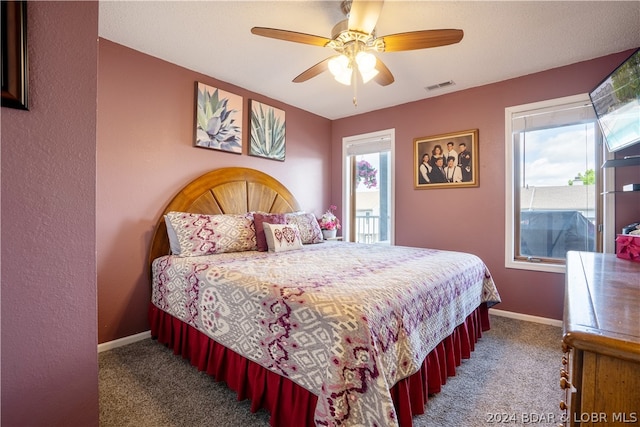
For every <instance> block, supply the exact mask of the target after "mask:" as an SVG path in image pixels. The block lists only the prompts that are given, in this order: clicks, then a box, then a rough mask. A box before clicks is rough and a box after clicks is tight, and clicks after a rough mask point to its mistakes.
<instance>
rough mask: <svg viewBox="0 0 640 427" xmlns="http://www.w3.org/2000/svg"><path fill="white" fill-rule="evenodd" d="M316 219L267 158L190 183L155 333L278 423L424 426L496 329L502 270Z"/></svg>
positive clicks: (164, 262)
mask: <svg viewBox="0 0 640 427" xmlns="http://www.w3.org/2000/svg"><path fill="white" fill-rule="evenodd" d="M203 221H204V224H205V225H202V224H203ZM313 222H315V217H312V218H310V217H309V214H308V213H305V212H304V211H301V207H300V206H299V204H298V202H297V201H296V199H295V197H294V196H293V195H292V194H291V192H289V190H287V188H285V187H284V186H283V185H282V184H281V183H280V182H278V181H277V180H276V179H274V178H272V177H270V176H269V175H267V174H264V173H262V172H260V171H257V170H254V169H248V168H222V169H217V170H214V171H212V172H209V173H207V174H205V175H203V176H201V177H199V178H197V179H195V180H194V181H192V182H191V183H189V184H187V185H186V186H185V187H184V188H183V189H182V190H181V191H180V192H179V193H178V194H177V195H176V196H175V197H174V198H173V199H172V200H171V201H170V202H169V204H168V205H167V207H166V208H165V210H164V211H163V212H162V215H161V216H160V217H159V218H158V221H157V224H156V227H155V232H154V235H153V239H152V242H151V248H150V255H149V263H150V272H151V277H150V280H151V284H152V300H151V302H150V305H149V321H150V325H151V334H152V337H153V338H155V339H157V340H158V341H159V342H160V343H162V344H164V345H167V346H169V347H170V348H171V349H173V351H174V353H176V354H177V355H181V356H182V357H184V358H187V359H189V360H190V362H191V363H192V364H193V365H194V366H196V367H197V368H198V369H200V370H202V371H206V372H207V373H208V374H210V375H212V376H213V377H214V378H215V379H216V380H218V381H224V382H226V383H227V385H228V386H229V387H230V388H231V389H233V390H235V391H236V392H237V395H238V399H250V400H251V410H252V411H256V410H258V409H260V408H265V409H266V410H268V411H269V412H270V424H271V425H272V426H302V425H306V426H313V425H317V426H365V425H366V426H403V427H405V426H411V425H412V417H413V416H414V415H417V414H422V413H424V407H425V404H426V402H427V399H428V397H429V395H431V394H434V393H438V392H439V391H440V389H441V387H442V386H443V385H444V384H445V383H446V380H447V377H448V376H453V375H455V373H456V367H457V366H459V365H460V364H461V361H462V359H466V358H469V357H470V355H471V352H472V351H473V349H474V345H475V343H476V342H477V340H478V339H479V338H480V337H481V336H482V333H483V331H486V330H488V329H489V317H488V312H487V310H488V307H489V306H491V305H493V304H496V303H498V302H500V296H499V294H498V291H497V289H496V287H495V284H494V282H493V279H492V278H491V275H490V273H489V271H488V269H487V267H486V266H485V265H484V263H483V262H482V261H481V260H480V259H479V258H478V257H476V256H474V255H471V254H466V253H460V252H450V251H440V250H434V249H424V248H411V247H401V246H382V245H365V244H358V243H348V242H335V241H322V239H321V237H320V238H318V237H317V231H319V227H318V228H317V229H316V228H315V227H316V226H317V223H316V224H315V225H314V224H313ZM194 224H195V225H194ZM194 226H195V229H194ZM212 230H213V231H212ZM251 233H253V236H252V235H251ZM263 235H264V236H265V237H264V238H262V239H260V237H261V236H263ZM194 236H195V237H194ZM256 236H257V237H258V238H257V239H256ZM265 238H266V244H265V242H264V239H265ZM252 239H253V240H252ZM233 245H237V246H233ZM278 245H280V246H278ZM212 404H213V402H212Z"/></svg>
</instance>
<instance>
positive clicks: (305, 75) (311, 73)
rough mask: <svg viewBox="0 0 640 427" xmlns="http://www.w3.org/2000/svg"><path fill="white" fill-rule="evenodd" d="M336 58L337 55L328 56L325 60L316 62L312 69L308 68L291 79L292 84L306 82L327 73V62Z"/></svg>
mask: <svg viewBox="0 0 640 427" xmlns="http://www.w3.org/2000/svg"><path fill="white" fill-rule="evenodd" d="M336 56H338V55H334V56H330V57H329V58H327V59H323V60H322V61H320V62H318V63H317V64H316V65H314V66H313V67H311V68H308V69H307V70H305V71H303V72H302V73H300V74H299V75H298V76H297V77H296V78H295V79H293V82H294V83H302V82H306V81H307V80H309V79H312V78H314V77H315V76H317V75H318V74H320V73H323V72H325V71H327V70H328V69H329V61H330V60H331V58H334V57H336Z"/></svg>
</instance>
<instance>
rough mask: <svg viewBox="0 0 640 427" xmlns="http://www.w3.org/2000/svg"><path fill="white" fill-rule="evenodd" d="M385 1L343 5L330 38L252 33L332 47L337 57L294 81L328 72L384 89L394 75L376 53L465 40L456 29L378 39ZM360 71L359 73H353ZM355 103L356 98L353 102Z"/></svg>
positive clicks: (257, 29) (349, 0)
mask: <svg viewBox="0 0 640 427" xmlns="http://www.w3.org/2000/svg"><path fill="white" fill-rule="evenodd" d="M382 6H383V1H368V0H345V1H343V2H342V3H341V8H342V12H343V13H344V14H345V15H346V16H347V19H345V20H343V21H340V22H339V23H338V24H336V25H335V26H334V27H333V30H332V31H331V38H330V39H329V38H326V37H321V36H315V35H312V34H305V33H299V32H295V31H288V30H279V29H275V28H265V27H253V28H252V29H251V32H252V33H253V34H256V35H259V36H263V37H270V38H274V39H280V40H286V41H291V42H296V43H303V44H309V45H314V46H322V47H330V48H332V49H333V50H335V51H336V55H333V56H330V57H329V58H326V59H324V60H322V61H320V62H318V63H317V64H315V65H314V66H312V67H311V68H309V69H307V70H305V71H303V72H302V73H301V74H300V75H298V76H297V77H296V78H295V79H293V81H294V82H295V83H301V82H305V81H307V80H309V79H311V78H313V77H315V76H317V75H319V74H320V73H322V72H324V71H327V70H329V71H330V72H331V74H333V76H334V78H335V79H336V80H337V81H339V82H340V83H343V84H346V85H350V84H352V83H353V84H354V85H355V84H356V83H357V81H358V76H359V77H360V78H361V79H362V82H363V83H367V82H368V81H370V80H372V79H373V80H374V81H375V82H376V83H378V84H379V85H381V86H387V85H389V84H391V83H393V82H394V77H393V74H391V71H389V69H388V68H387V66H386V65H384V63H383V62H382V61H381V60H380V58H378V57H376V56H375V55H374V54H373V53H376V52H398V51H405V50H415V49H426V48H430V47H438V46H446V45H450V44H455V43H458V42H459V41H460V40H462V37H463V35H464V32H463V31H462V30H455V29H442V30H421V31H410V32H406V33H398V34H392V35H388V36H380V37H378V36H377V35H376V34H375V27H376V24H377V22H378V17H379V16H380V12H381V11H382ZM354 70H357V72H356V73H354V72H353V71H354ZM354 103H355V99H354Z"/></svg>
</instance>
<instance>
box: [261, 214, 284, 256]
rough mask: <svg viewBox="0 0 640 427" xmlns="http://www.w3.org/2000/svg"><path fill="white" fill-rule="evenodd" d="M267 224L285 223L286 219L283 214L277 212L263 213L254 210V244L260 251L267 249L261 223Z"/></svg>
mask: <svg viewBox="0 0 640 427" xmlns="http://www.w3.org/2000/svg"><path fill="white" fill-rule="evenodd" d="M265 222H266V223H268V224H286V223H287V220H286V218H285V216H284V214H281V213H277V214H273V213H264V212H254V213H253V223H254V224H255V225H256V246H258V250H259V251H260V252H265V251H267V250H268V249H269V247H268V245H267V238H266V237H265V235H264V227H263V223H265Z"/></svg>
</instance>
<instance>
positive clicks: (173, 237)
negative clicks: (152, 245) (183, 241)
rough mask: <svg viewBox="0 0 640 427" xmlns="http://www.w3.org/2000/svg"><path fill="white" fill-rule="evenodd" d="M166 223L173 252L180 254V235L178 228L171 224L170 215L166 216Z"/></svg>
mask: <svg viewBox="0 0 640 427" xmlns="http://www.w3.org/2000/svg"><path fill="white" fill-rule="evenodd" d="M164 223H165V225H166V226H167V236H168V237H169V246H170V247H171V253H172V254H173V255H180V242H179V241H178V235H177V234H176V230H175V229H174V228H173V225H171V221H170V220H169V217H168V216H166V215H165V216H164Z"/></svg>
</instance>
